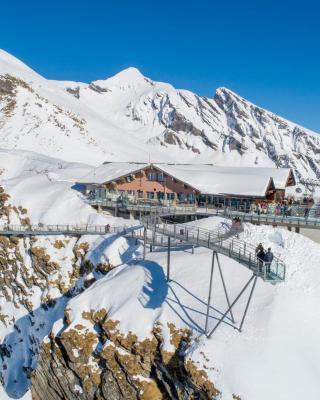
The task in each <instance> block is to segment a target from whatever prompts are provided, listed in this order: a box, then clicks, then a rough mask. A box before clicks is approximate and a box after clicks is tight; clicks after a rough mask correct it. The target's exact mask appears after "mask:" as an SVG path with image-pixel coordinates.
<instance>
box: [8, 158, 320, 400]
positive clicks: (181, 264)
mask: <svg viewBox="0 0 320 400" xmlns="http://www.w3.org/2000/svg"><path fill="white" fill-rule="evenodd" d="M2 154H3V158H1V159H0V163H1V164H0V168H3V169H5V171H4V172H3V175H2V181H1V182H0V184H3V185H4V186H5V188H6V190H8V192H9V194H10V195H11V196H12V198H11V199H10V201H12V202H13V204H16V205H20V204H21V205H23V206H27V208H28V215H30V216H31V218H32V220H33V221H45V222H48V223H49V222H53V220H54V221H55V223H58V222H60V223H62V222H65V221H66V220H67V221H70V222H72V221H80V220H81V221H88V220H90V221H97V222H102V221H103V223H105V221H109V223H110V224H111V225H116V224H120V223H130V221H129V220H122V219H120V218H119V219H117V218H113V217H111V216H104V215H98V214H97V213H96V212H95V211H94V210H93V209H92V208H90V207H89V206H88V205H87V204H85V202H84V199H83V198H82V197H81V194H79V193H78V192H77V191H76V190H74V189H73V185H74V182H75V181H77V179H78V178H79V174H80V173H81V174H82V175H83V172H90V170H91V169H90V167H88V166H86V165H82V164H74V163H62V164H61V161H60V160H57V159H50V158H47V159H44V158H43V157H42V156H39V155H37V154H35V153H29V152H19V151H16V152H13V153H11V152H6V151H3V152H2ZM3 160H4V161H3ZM11 165H12V167H13V168H11ZM26 193H27V195H26ZM132 223H137V221H133V222H132ZM225 223H227V222H226V221H225V220H224V219H223V218H220V217H211V218H206V219H201V220H198V221H194V222H190V223H188V225H196V226H198V227H202V228H205V229H210V230H214V229H216V228H218V227H219V226H221V224H225ZM240 235H241V237H242V238H243V239H244V240H246V242H247V243H249V244H253V245H256V244H257V243H258V242H262V243H263V244H264V245H265V247H269V246H271V248H272V250H273V252H274V253H275V254H277V255H280V256H281V258H282V259H283V260H284V261H285V263H286V265H287V280H286V282H285V283H283V284H279V285H277V286H273V285H271V284H269V283H265V282H263V281H261V280H259V281H258V283H257V287H256V291H255V293H254V297H253V300H252V304H251V306H250V308H249V313H248V317H247V320H246V321H245V325H244V329H243V332H242V333H239V332H238V331H236V330H234V329H233V328H231V327H230V326H229V325H228V324H226V323H223V324H222V325H221V326H220V327H219V328H218V330H217V331H216V333H215V334H214V335H213V337H212V338H211V339H206V338H205V337H204V335H203V329H204V324H205V313H206V301H207V296H208V281H209V273H210V266H211V256H212V254H211V252H210V251H209V250H207V249H202V248H196V249H195V254H192V252H191V249H186V248H185V247H184V248H183V249H181V250H178V249H175V250H173V251H172V259H171V279H172V280H171V282H170V283H169V284H168V283H167V281H166V256H167V255H166V252H165V251H161V250H160V251H154V252H152V253H148V254H147V260H146V261H143V260H142V259H141V253H142V248H141V246H140V245H136V243H135V241H134V240H130V239H125V238H123V237H119V236H118V235H111V234H107V235H105V236H104V237H95V236H84V237H82V238H81V240H79V241H78V243H77V244H78V245H80V244H81V243H84V242H87V243H88V244H89V245H90V248H89V252H88V253H87V255H86V259H88V260H90V261H91V262H92V263H93V265H98V264H99V263H109V264H111V265H113V266H114V267H115V268H114V269H112V270H111V271H110V272H109V273H108V274H107V275H106V276H103V275H102V274H100V275H99V274H97V273H91V274H90V275H88V276H87V279H88V278H90V277H92V276H94V277H95V278H96V279H97V281H96V282H95V283H94V284H93V285H92V286H90V287H89V288H88V289H86V290H85V291H84V292H82V293H81V294H79V295H78V296H76V297H73V298H71V299H65V298H64V297H61V295H60V293H59V292H58V291H57V290H56V289H55V288H54V287H52V288H51V289H50V291H49V293H45V292H44V293H41V291H40V290H36V288H34V293H33V302H34V305H35V308H36V312H35V317H34V318H35V321H37V323H36V325H35V328H37V327H39V326H40V324H41V322H44V325H41V326H42V328H41V329H40V330H39V331H38V332H37V333H36V335H35V331H34V328H33V327H32V326H31V324H30V322H29V320H28V319H27V317H26V315H27V314H26V310H24V309H20V310H19V311H18V312H17V310H15V308H14V306H13V305H12V304H11V303H8V302H6V303H5V302H2V303H1V307H2V308H5V310H6V313H7V314H8V315H13V314H14V315H15V317H16V321H17V325H18V326H19V329H21V332H23V333H22V334H23V335H24V336H25V337H28V335H29V333H30V332H31V331H32V333H33V337H36V338H37V343H41V341H42V340H46V335H47V334H48V333H49V331H50V329H52V330H53V332H54V333H55V334H57V333H58V332H60V331H62V330H64V329H66V328H65V326H64V324H63V315H64V309H65V307H67V309H68V310H69V311H68V314H69V316H70V319H71V325H70V326H69V327H68V328H67V329H71V328H72V327H73V326H75V325H76V324H78V323H81V324H82V325H84V326H86V328H87V329H94V328H93V327H92V326H91V325H90V323H89V321H87V320H85V319H83V318H82V311H88V310H99V309H101V308H105V309H106V310H107V311H108V316H109V318H111V319H114V320H116V321H119V325H118V328H119V329H120V331H121V332H123V333H124V334H125V333H128V332H130V331H131V332H132V333H134V334H136V335H137V337H138V339H140V340H143V339H144V338H146V337H150V336H151V331H152V328H153V326H154V324H155V323H156V322H157V323H160V324H161V326H162V329H163V337H164V348H165V349H166V350H168V351H172V350H173V347H172V344H171V343H170V332H169V331H168V328H167V327H168V323H170V322H171V323H173V324H174V325H175V326H176V327H177V328H178V329H179V328H181V329H183V328H189V329H191V331H192V339H193V341H192V346H191V348H190V350H189V353H188V357H189V358H190V359H191V360H193V361H194V362H195V363H196V365H197V366H198V367H199V368H200V369H205V370H206V372H207V373H208V375H209V377H210V379H212V381H213V382H214V384H215V385H216V386H217V387H218V388H219V390H221V392H222V400H224V399H226V400H227V399H230V397H231V395H232V393H235V394H237V395H239V396H241V398H243V399H246V400H256V399H257V394H258V396H259V397H258V398H259V400H267V399H268V400H269V399H270V398H272V399H275V400H287V399H288V400H289V399H290V400H295V399H297V400H300V399H301V398H308V400H309V399H310V400H313V399H315V400H316V399H317V398H318V397H317V395H318V393H319V383H318V376H319V373H320V370H319V365H318V363H317V360H318V359H319V357H320V350H319V346H318V345H317V343H318V338H319V335H320V324H319V321H320V313H319V307H318V304H319V301H320V290H319V289H320V278H319V274H318V260H319V257H320V246H319V245H317V244H316V243H314V242H312V241H310V240H308V239H306V238H305V237H303V236H300V235H297V234H295V233H291V232H288V231H286V230H284V229H280V228H272V227H265V226H253V225H250V224H246V225H245V230H244V232H243V233H241V234H240ZM55 239H56V238H54V239H53V238H50V237H48V238H38V239H37V244H36V245H37V246H39V247H43V248H45V249H46V253H47V254H49V255H50V258H51V260H52V261H55V262H57V263H58V264H59V265H60V266H61V270H60V272H59V273H61V278H60V279H61V281H62V282H63V281H65V280H67V279H68V276H69V272H70V259H71V258H72V257H73V253H72V248H73V245H74V242H73V240H75V239H72V240H70V238H69V239H68V243H67V242H66V243H65V244H66V246H65V247H64V248H62V249H56V248H55V247H54V246H53V242H54V240H55ZM65 239H66V238H64V237H61V240H64V241H65ZM219 258H220V261H221V265H222V268H223V272H224V278H225V281H226V283H227V287H228V291H229V296H230V298H231V299H233V298H235V296H236V295H237V293H238V292H239V291H240V289H241V288H242V286H243V285H244V284H245V282H246V281H247V280H248V278H249V277H250V271H249V270H248V269H246V268H245V267H243V266H241V265H239V264H238V263H237V262H235V261H234V260H231V259H228V258H227V257H225V256H219ZM24 263H25V265H26V266H27V267H28V268H32V266H31V264H30V260H29V258H28V256H26V258H25V260H24ZM17 279H19V278H17ZM53 279H55V277H54V276H52V277H50V276H48V280H49V281H50V280H53ZM81 279H82V278H80V281H79V283H78V284H79V285H80V283H81ZM214 282H215V286H214V292H213V306H214V307H215V308H216V309H217V310H218V311H216V312H214V310H213V309H212V310H211V317H210V320H209V328H213V326H214V323H215V322H216V320H215V319H214V318H217V317H218V316H219V313H221V312H224V311H225V310H226V307H227V304H226V300H225V297H224V294H223V288H222V284H221V282H220V281H219V279H218V275H215V277H214ZM46 294H50V296H52V297H54V298H57V299H58V301H57V303H56V306H55V307H54V308H52V309H50V311H49V312H48V311H45V310H43V309H42V308H41V307H40V304H41V298H42V296H44V295H46ZM245 302H246V297H243V298H242V299H241V300H240V301H239V303H238V304H237V305H236V307H235V309H234V314H235V317H236V319H237V321H238V322H239V320H240V319H241V315H242V312H243V309H244V306H245ZM0 335H1V338H2V340H4V338H5V341H6V342H7V343H11V344H13V345H14V346H15V347H14V349H15V350H14V355H15V357H14V359H12V362H11V363H9V365H8V368H7V370H6V373H5V385H6V388H7V389H6V390H7V392H6V393H8V394H9V395H10V396H15V397H19V396H22V395H23V394H24V393H25V392H26V390H27V388H28V381H27V380H25V378H24V379H22V376H23V375H21V374H20V372H19V371H21V367H22V365H24V363H25V360H26V359H27V358H28V357H29V353H28V348H27V347H26V343H24V342H23V343H19V334H18V333H17V332H16V331H15V330H14V329H13V327H12V326H11V325H9V326H8V327H7V328H3V327H2V328H1V331H0ZM34 335H35V336H34ZM203 353H204V354H205V358H204V357H203ZM34 362H35V361H34ZM15 377H17V379H18V380H19V385H18V387H17V385H16V384H13V379H15ZM295 382H299V384H295ZM26 393H27V395H26V396H28V393H29V392H26ZM5 396H7V394H5V395H4V396H3V398H6V397H5ZM27 398H28V397H27Z"/></svg>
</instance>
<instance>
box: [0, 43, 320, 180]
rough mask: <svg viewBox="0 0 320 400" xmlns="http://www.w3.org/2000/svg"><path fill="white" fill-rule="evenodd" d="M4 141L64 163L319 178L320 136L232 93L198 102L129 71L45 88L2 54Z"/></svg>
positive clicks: (0, 120)
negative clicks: (286, 170) (271, 171)
mask: <svg viewBox="0 0 320 400" xmlns="http://www.w3.org/2000/svg"><path fill="white" fill-rule="evenodd" d="M0 137H1V146H2V147H3V148H6V149H12V148H15V149H26V150H33V151H37V152H38V153H41V154H45V155H51V156H52V155H54V156H56V157H59V158H62V159H65V160H67V161H82V162H85V163H88V164H93V165H97V164H99V163H101V162H104V161H108V160H123V161H125V160H131V161H132V160H134V159H135V160H136V159H139V160H145V161H147V160H148V159H151V160H154V161H171V162H174V161H179V162H210V163H216V164H219V165H252V166H278V167H291V168H293V170H294V171H295V174H296V177H297V178H298V180H299V179H300V178H308V179H319V177H320V136H319V135H318V134H316V133H314V132H312V131H310V130H308V129H305V128H303V127H301V126H299V125H297V124H294V123H292V122H290V121H287V120H286V119H284V118H281V117H279V116H277V115H275V114H273V113H272V112H269V111H266V110H264V109H262V108H260V107H258V106H256V105H254V104H252V103H250V102H249V101H247V100H245V99H243V98H242V97H240V96H238V95H237V94H235V93H233V92H232V91H230V90H228V89H226V88H219V89H217V91H216V94H215V96H214V97H213V98H207V97H202V96H198V95H197V94H194V93H192V92H190V91H187V90H178V89H175V88H174V87H173V86H171V85H170V84H166V83H161V82H155V81H152V80H151V79H149V78H146V77H144V76H143V75H142V74H141V73H140V72H139V71H138V70H137V69H135V68H128V69H126V70H124V71H122V72H120V73H119V74H117V75H115V76H113V77H111V78H109V79H106V80H98V81H94V82H91V83H90V84H86V83H81V82H80V83H79V82H58V81H50V80H47V79H45V78H43V77H41V76H40V75H38V74H37V73H35V72H34V71H32V70H31V69H30V68H28V67H27V66H25V65H24V64H23V63H21V62H20V61H19V60H17V59H15V58H14V57H12V56H11V55H9V54H8V53H6V52H4V51H1V52H0Z"/></svg>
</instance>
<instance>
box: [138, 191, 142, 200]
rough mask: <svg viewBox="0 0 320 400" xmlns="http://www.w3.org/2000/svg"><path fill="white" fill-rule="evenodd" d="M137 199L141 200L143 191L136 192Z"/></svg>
mask: <svg viewBox="0 0 320 400" xmlns="http://www.w3.org/2000/svg"><path fill="white" fill-rule="evenodd" d="M138 197H139V199H143V191H142V190H138Z"/></svg>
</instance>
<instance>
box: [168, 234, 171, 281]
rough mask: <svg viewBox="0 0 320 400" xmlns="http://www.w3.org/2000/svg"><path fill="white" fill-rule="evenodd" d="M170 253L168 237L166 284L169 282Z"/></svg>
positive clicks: (169, 239)
mask: <svg viewBox="0 0 320 400" xmlns="http://www.w3.org/2000/svg"><path fill="white" fill-rule="evenodd" d="M170 252H171V238H170V236H168V254H167V282H169V281H170Z"/></svg>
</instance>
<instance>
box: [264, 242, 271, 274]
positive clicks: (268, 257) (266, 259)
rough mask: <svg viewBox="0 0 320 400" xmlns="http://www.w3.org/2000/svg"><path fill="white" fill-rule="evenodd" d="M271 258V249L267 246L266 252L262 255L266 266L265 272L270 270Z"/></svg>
mask: <svg viewBox="0 0 320 400" xmlns="http://www.w3.org/2000/svg"><path fill="white" fill-rule="evenodd" d="M272 260H273V253H272V251H271V248H270V247H269V248H268V251H267V252H266V254H265V255H264V258H263V261H264V263H265V265H266V268H267V273H269V272H270V265H271V263H272Z"/></svg>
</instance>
